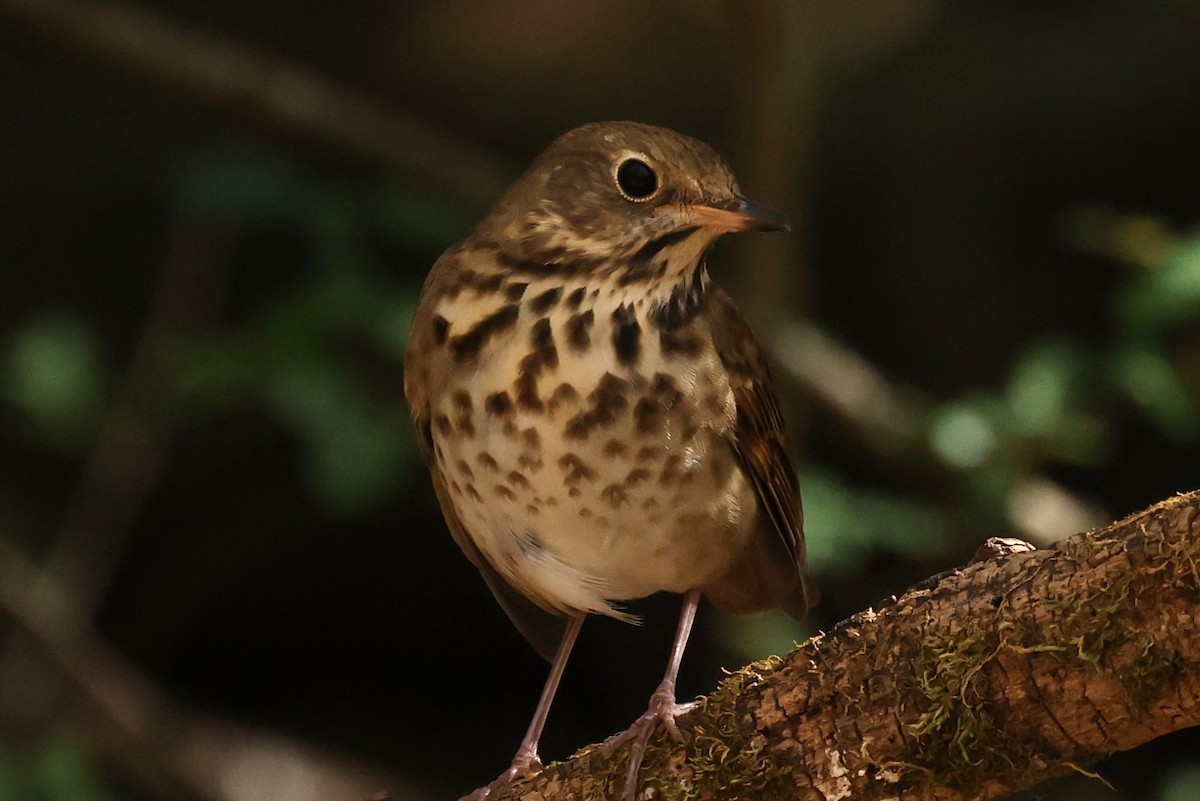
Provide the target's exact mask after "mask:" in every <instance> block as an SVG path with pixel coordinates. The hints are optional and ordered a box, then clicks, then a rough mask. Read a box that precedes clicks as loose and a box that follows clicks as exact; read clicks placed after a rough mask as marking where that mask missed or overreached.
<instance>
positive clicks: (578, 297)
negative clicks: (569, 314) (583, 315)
mask: <svg viewBox="0 0 1200 801" xmlns="http://www.w3.org/2000/svg"><path fill="white" fill-rule="evenodd" d="M586 292H587V290H586V289H584V288H583V287H579V288H578V289H576V290H575V291H573V292H572V293H571V294H569V295H567V299H566V301H565V302H564V303H563V306H564V307H565V308H567V309H568V310H569V311H575V310H576V309H578V308H579V304H581V303H583V296H584V294H585V293H586Z"/></svg>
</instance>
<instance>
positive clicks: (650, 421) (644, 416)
mask: <svg viewBox="0 0 1200 801" xmlns="http://www.w3.org/2000/svg"><path fill="white" fill-rule="evenodd" d="M633 419H634V422H636V423H637V430H638V433H639V434H652V433H654V432H656V431H658V430H659V429H660V428H662V426H663V422H664V420H665V416H664V414H663V406H662V404H661V403H659V402H658V401H656V400H654V399H653V398H649V397H644V398H639V399H638V402H637V403H636V404H635V405H634V407H633Z"/></svg>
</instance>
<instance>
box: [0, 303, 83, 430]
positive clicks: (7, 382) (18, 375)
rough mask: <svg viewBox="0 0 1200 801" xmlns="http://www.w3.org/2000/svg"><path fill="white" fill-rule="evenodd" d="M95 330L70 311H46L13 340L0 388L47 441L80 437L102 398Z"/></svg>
mask: <svg viewBox="0 0 1200 801" xmlns="http://www.w3.org/2000/svg"><path fill="white" fill-rule="evenodd" d="M98 350H99V348H98V345H97V342H96V336H95V333H94V332H93V331H92V329H91V328H90V327H89V326H87V325H86V324H85V323H84V322H83V321H82V320H80V319H79V318H78V317H77V316H75V315H73V314H71V313H70V312H67V311H61V310H52V311H46V312H42V313H41V314H39V315H37V316H35V317H34V318H32V319H30V320H28V321H27V322H26V323H25V324H24V325H23V326H21V328H20V329H18V331H17V333H16V336H15V337H14V339H13V341H12V342H11V343H10V344H9V347H8V354H7V359H6V360H5V364H4V369H3V384H2V389H0V391H2V392H3V394H4V397H5V399H6V400H7V401H8V402H9V403H11V404H13V406H15V407H16V408H17V409H19V410H20V412H21V413H22V414H23V415H24V416H25V417H26V418H27V419H29V420H31V421H32V422H33V423H34V425H35V426H36V428H37V433H38V434H39V435H40V436H41V437H43V438H44V439H45V441H46V442H47V444H51V445H55V446H67V445H71V444H74V443H77V442H78V441H79V440H80V438H81V437H82V436H83V435H85V434H86V433H87V432H88V431H90V430H91V428H92V426H93V424H94V422H95V417H96V412H97V410H98V407H99V405H100V403H101V400H102V397H101V395H102V385H103V383H104V381H103V377H102V368H101V363H100V357H99V353H98Z"/></svg>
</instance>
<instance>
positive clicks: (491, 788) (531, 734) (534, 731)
mask: <svg viewBox="0 0 1200 801" xmlns="http://www.w3.org/2000/svg"><path fill="white" fill-rule="evenodd" d="M586 616H587V613H586V612H580V613H579V614H577V615H575V616H574V617H573V618H571V621H570V622H569V623H567V628H566V630H565V631H564V632H563V636H562V640H560V641H559V643H558V651H556V652H555V654H554V664H552V665H551V666H550V675H549V676H547V677H546V685H545V686H544V687H543V688H542V697H541V698H540V699H538V705H537V709H535V710H534V711H533V719H532V720H530V721H529V728H528V729H526V731H525V737H524V739H522V740H521V745H520V746H519V747H518V748H517V753H516V756H514V757H513V760H512V764H511V765H509V767H508V770H506V771H504V772H503V773H501V774H500V775H499V776H497V777H496V779H495V781H493V782H492V783H491V784H488V785H486V786H484V787H480V788H479V789H478V790H476V791H475V792H473V793H470V794H468V795H465V796H463V797H462V798H460V799H459V800H458V801H485V799H487V798H488V797H489V796H491V795H492V794H494V793H497V792H499V791H500V790H502V789H504V788H505V787H507V786H508V785H510V784H512V783H513V782H514V781H516V780H517V779H523V778H525V777H526V776H529V775H531V774H533V773H536V772H537V771H538V770H540V769H541V767H542V763H541V761H540V760H539V759H538V752H537V750H538V740H540V739H541V738H542V729H543V728H544V727H545V725H546V716H547V715H548V714H549V713H550V704H551V702H553V701H554V693H555V692H557V691H558V682H559V681H560V680H561V679H562V674H563V669H564V668H565V667H566V666H567V658H568V657H569V656H570V655H571V648H572V647H573V646H574V645H575V638H576V637H578V636H579V629H580V628H581V627H582V626H583V619H584V618H585V617H586Z"/></svg>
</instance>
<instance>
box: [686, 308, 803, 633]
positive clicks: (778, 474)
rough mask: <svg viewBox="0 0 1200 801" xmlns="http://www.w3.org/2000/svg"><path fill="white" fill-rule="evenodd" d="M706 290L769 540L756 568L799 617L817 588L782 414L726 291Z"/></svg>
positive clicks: (741, 456) (737, 449)
mask: <svg viewBox="0 0 1200 801" xmlns="http://www.w3.org/2000/svg"><path fill="white" fill-rule="evenodd" d="M710 292H711V297H710V298H709V300H708V302H709V304H710V305H709V309H710V311H711V313H712V314H713V316H714V319H713V332H714V342H715V344H716V348H717V355H718V357H719V358H720V359H721V362H722V364H723V365H724V366H725V368H726V369H727V370H728V373H729V382H730V389H731V390H732V392H733V399H734V404H735V407H736V409H737V418H736V421H735V424H734V428H733V429H732V430H731V431H730V434H729V438H730V445H731V446H732V447H733V450H734V453H735V454H736V455H737V458H738V460H739V462H740V463H741V465H742V469H743V470H745V471H746V475H747V476H749V478H750V481H751V483H752V484H753V486H754V491H755V495H756V496H757V498H758V502H759V507H760V508H761V509H762V512H763V514H764V516H765V521H764V522H765V523H766V526H765V528H766V529H768V530H766V531H763V532H762V534H763V536H765V537H766V538H767V539H768V541H767V542H766V543H765V545H766V546H767V548H766V553H767V561H768V563H766V564H760V565H759V566H758V568H759V570H760V571H766V572H769V573H771V574H772V575H770V576H766V577H763V581H764V583H765V584H767V585H768V586H773V587H777V588H780V589H782V590H783V592H782V596H781V597H778V598H775V599H774V600H775V601H776V602H777V603H778V604H779V605H781V606H782V607H783V608H784V610H785V611H787V612H788V613H789V614H791V615H792V616H794V617H797V618H799V617H802V616H803V615H804V614H805V613H806V612H807V610H808V608H809V607H810V606H812V605H813V604H815V603H816V601H817V591H816V586H815V585H814V584H813V583H812V581H811V580H810V579H809V578H808V576H807V575H806V574H805V555H804V527H803V522H804V518H803V513H802V511H801V507H800V491H799V489H798V486H797V482H796V471H795V468H793V467H792V460H791V458H790V457H789V456H788V452H787V447H786V445H785V442H784V434H783V414H782V412H781V411H780V409H779V400H778V398H776V396H775V393H774V392H773V391H772V389H771V380H770V374H769V372H768V370H767V366H766V361H765V360H764V359H763V356H762V351H761V350H760V348H759V346H758V342H757V341H756V340H755V338H754V334H753V333H752V332H751V330H750V327H749V326H748V325H746V323H745V321H744V320H743V319H742V317H741V315H740V314H739V313H738V311H737V309H736V308H735V307H734V305H733V301H732V300H731V299H730V298H729V296H728V295H726V294H725V293H724V292H723V291H721V290H720V289H718V288H716V287H712V288H711V289H710Z"/></svg>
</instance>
